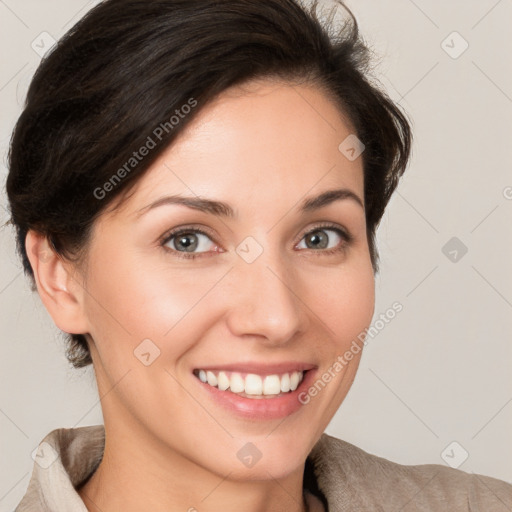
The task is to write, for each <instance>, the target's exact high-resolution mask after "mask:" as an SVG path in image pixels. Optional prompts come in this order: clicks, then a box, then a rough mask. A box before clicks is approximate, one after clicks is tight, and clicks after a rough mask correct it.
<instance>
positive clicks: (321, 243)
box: [310, 231, 327, 248]
mask: <svg viewBox="0 0 512 512" xmlns="http://www.w3.org/2000/svg"><path fill="white" fill-rule="evenodd" d="M316 241H318V242H319V243H318V244H317V243H316ZM310 243H313V247H322V248H325V247H326V243H327V237H326V236H325V233H322V232H321V231H317V232H316V234H313V235H311V237H310Z"/></svg>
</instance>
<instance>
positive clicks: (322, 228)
mask: <svg viewBox="0 0 512 512" xmlns="http://www.w3.org/2000/svg"><path fill="white" fill-rule="evenodd" d="M328 232H331V233H334V236H333V235H328V234H327V233H328ZM302 240H304V241H305V243H306V249H311V250H313V252H316V253H319V255H329V254H334V253H338V252H340V251H343V250H345V249H346V248H347V246H348V245H349V244H350V243H351V242H352V240H353V237H352V235H350V234H349V233H348V232H347V231H345V230H344V229H341V228H340V227H339V226H337V225H332V224H328V225H319V226H315V228H314V229H312V230H310V231H308V232H307V233H305V234H304V235H303V236H302V238H301V241H302ZM332 241H334V242H335V243H334V246H331V247H329V245H330V243H331V242H332ZM160 244H161V246H162V247H164V248H165V250H166V251H170V252H171V253H172V255H173V256H177V257H178V258H189V259H194V258H197V257H200V256H204V255H205V253H206V254H207V253H211V252H222V251H219V247H218V245H217V244H216V243H215V242H213V240H212V236H211V235H210V234H208V233H206V232H205V231H203V230H202V229H200V228H198V227H194V226H188V227H183V228H176V229H173V230H172V231H170V232H168V233H167V234H166V235H164V237H163V239H162V241H161V242H160ZM212 245H213V248H211V249H210V250H208V247H209V246H212Z"/></svg>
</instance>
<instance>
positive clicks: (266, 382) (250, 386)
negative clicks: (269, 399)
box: [197, 370, 304, 398]
mask: <svg viewBox="0 0 512 512" xmlns="http://www.w3.org/2000/svg"><path fill="white" fill-rule="evenodd" d="M197 376H198V377H199V379H200V380H201V381H202V382H205V383H208V384H209V385H210V386H213V387H218V388H219V389H220V390H221V391H227V390H229V391H231V392H232V393H244V394H246V395H252V396H253V397H261V398H263V396H266V395H274V396H277V395H279V394H280V393H288V392H290V391H295V390H296V389H297V387H298V386H299V384H300V383H301V382H302V379H303V378H304V372H299V371H295V372H291V373H283V374H281V375H277V374H273V375H266V376H263V377H262V376H260V375H256V374H254V373H248V374H247V375H246V376H245V378H243V377H242V375H241V374H240V373H238V372H232V373H231V372H225V371H219V372H217V371H210V370H207V371H205V370H199V371H198V372H197Z"/></svg>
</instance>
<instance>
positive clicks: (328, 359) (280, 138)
mask: <svg viewBox="0 0 512 512" xmlns="http://www.w3.org/2000/svg"><path fill="white" fill-rule="evenodd" d="M351 134H352V131H351V128H350V126H348V125H347V124H346V123H345V122H344V120H343V119H342V117H341V115H340V113H339V111H338V110H337V108H336V107H335V105H334V104H333V103H331V101H330V100H329V99H328V98H327V97H326V96H324V94H323V93H321V92H320V90H319V89H316V88H313V87H311V86H305V85H301V86H291V85H287V84H284V83H277V82H269V81H259V82H253V83H252V84H251V87H249V86H248V85H246V86H245V87H244V88H243V89H241V88H236V89H231V90H229V91H226V92H224V93H223V94H222V95H221V96H220V97H219V98H218V99H217V100H216V101H215V102H213V103H211V104H210V105H209V106H208V107H207V108H206V109H204V110H203V111H202V112H201V113H200V114H199V116H198V117H197V118H196V119H195V120H194V121H193V123H192V124H191V125H189V127H188V128H187V130H186V131H185V132H183V133H182V134H181V136H180V137H179V138H178V139H177V140H176V142H175V144H173V145H172V147H170V148H168V149H167V150H166V151H165V152H164V153H163V154H162V155H161V156H160V158H159V159H158V160H157V161H156V162H155V163H154V165H152V167H151V168H150V169H149V170H148V172H147V173H146V174H145V175H144V176H143V177H142V178H141V179H140V180H139V182H138V183H137V185H136V187H135V188H134V190H133V194H132V195H130V196H129V197H128V199H126V201H125V202H124V203H123V204H122V206H121V208H119V209H117V210H116V211H114V212H113V213H105V214H103V216H101V217H100V218H99V219H98V220H97V222H96V224H95V227H94V230H93V236H92V239H91V242H90V246H89V251H88V266H87V270H86V276H85V277H86V280H85V283H84V286H85V288H86V290H87V293H85V292H84V294H83V297H82V311H83V314H84V317H85V318H86V322H87V325H88V329H89V334H90V335H91V336H92V339H93V340H94V341H93V342H92V345H91V352H92V356H93V362H94V368H95V372H96V377H97V381H98V387H99V392H100V396H103V399H102V408H103V415H104V420H105V426H106V429H107V436H110V439H124V440H125V441H126V443H129V442H132V443H133V442H135V441H134V440H136V442H137V443H138V446H139V449H140V450H145V451H146V453H148V454H149V453H152V456H153V459H154V460H155V461H158V460H160V459H159V457H162V459H161V460H162V461H164V460H168V458H169V457H170V456H172V457H174V460H178V459H179V460H180V461H182V462H183V463H186V464H192V465H193V466H191V467H197V468H198V470H199V468H202V469H203V470H207V471H210V472H214V473H216V474H219V475H227V474H228V473H231V478H240V479H242V478H243V479H247V478H251V479H253V478H254V479H258V478H263V479H268V478H269V474H270V475H272V476H273V477H274V478H278V477H283V476H285V475H287V474H289V473H290V472H291V471H293V470H294V469H297V468H299V467H300V466H301V465H302V464H303V463H304V460H305V458H306V456H307V454H308V453H309V451H310V450H311V448H312V447H313V445H314V444H315V443H316V441H317V440H318V439H319V437H320V435H321V434H322V432H323V431H324V429H325V428H326V426H327V424H328V423H329V421H330V420H331V418H332V416H333V415H334V413H335V412H336V410H337V409H338V407H339V405H340V404H341V402H342V401H343V399H344V398H345V396H346V394H347V392H348V390H349V388H350V385H351V383H352V381H353V379H354V376H355V373H356V370H357V366H358V364H359V358H360V355H361V352H360V351H356V350H353V358H352V359H351V360H347V359H346V358H343V361H344V362H343V363H340V361H341V360H342V359H341V358H342V357H343V354H344V353H345V352H346V351H347V350H349V349H350V348H351V347H354V344H353V341H354V340H356V341H357V337H358V335H360V334H361V332H362V331H364V329H365V328H366V327H367V326H368V325H369V324H370V322H371V319H372V316H373V311H374V275H373V270H372V265H371V260H370V255H369V249H368V244H367V238H366V223H365V214H364V209H363V206H362V205H361V204H359V202H358V200H357V198H359V200H360V201H361V202H363V201H364V188H363V169H362V161H361V157H359V158H356V159H353V158H347V157H346V156H345V155H346V154H347V155H351V152H350V151H349V152H348V153H347V152H345V153H344V152H342V151H341V150H340V149H339V146H340V144H341V143H342V142H343V141H344V140H345V139H346V138H347V137H348V136H349V135H351ZM349 141H350V139H349ZM345 144H347V143H345ZM343 148H345V146H343ZM345 149H346V148H345ZM339 189H345V190H347V191H349V193H347V194H346V195H345V196H344V198H343V197H341V198H340V197H338V198H337V199H334V200H328V198H327V200H324V201H321V202H320V204H316V205H315V203H314V202H313V203H312V204H311V205H310V207H309V208H303V206H304V204H305V203H309V202H311V201H312V200H313V199H314V198H317V197H319V196H321V195H322V194H324V193H325V192H326V191H331V190H339ZM172 197H174V198H176V197H180V198H190V201H191V202H192V201H194V202H195V201H198V200H201V201H205V203H204V204H206V201H216V202H222V203H225V204H226V205H229V209H230V211H231V212H232V215H225V213H226V211H225V210H226V208H220V207H218V206H217V207H208V208H206V207H205V208H204V209H203V210H200V209H198V208H192V207H187V206H185V205H183V204H178V203H176V202H175V201H173V200H171V199H170V198H172ZM107 199H108V197H107ZM107 199H105V200H107ZM331 199H332V197H331ZM176 229H179V230H180V232H181V233H179V234H178V235H174V236H171V235H170V234H169V233H170V231H171V230H176ZM197 230H200V231H197ZM344 233H347V234H348V235H349V237H350V241H349V239H346V238H345V235H344ZM359 345H361V342H359ZM337 361H338V364H336V362H337ZM207 371H208V372H210V373H207ZM295 372H299V373H295ZM301 372H304V373H301ZM205 376H206V378H207V379H209V382H210V383H208V382H203V381H202V380H201V378H202V379H203V380H204V379H205ZM297 379H299V380H300V379H302V381H301V383H300V384H299V387H298V389H296V390H295V391H288V389H289V387H290V386H293V387H295V384H296V381H297ZM216 381H217V387H215V386H214V384H215V383H216ZM294 381H295V382H294ZM315 383H316V388H315ZM212 384H213V385H212ZM227 385H229V386H232V387H233V389H234V391H240V390H244V391H243V393H245V395H244V394H240V393H239V394H235V393H234V392H232V391H231V390H230V389H219V387H220V388H226V386H227ZM262 387H263V388H264V392H266V393H269V394H267V395H261V393H262ZM311 388H315V389H316V392H315V391H313V392H312V393H309V392H308V390H309V389H311ZM281 389H283V390H284V391H281ZM277 393H280V395H279V396H276V394H277ZM248 395H250V396H248ZM107 439H108V437H107ZM130 440H131V441H130ZM247 443H252V445H250V444H247ZM253 445H254V446H253ZM255 447H256V448H255ZM132 448H133V447H132Z"/></svg>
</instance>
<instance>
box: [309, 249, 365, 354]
mask: <svg viewBox="0 0 512 512" xmlns="http://www.w3.org/2000/svg"><path fill="white" fill-rule="evenodd" d="M305 290H306V291H305V292H304V296H305V297H307V300H305V302H306V304H307V305H308V306H309V307H310V308H311V309H312V310H313V311H314V312H315V313H316V315H317V316H318V317H319V318H320V319H321V320H322V323H323V325H324V326H325V334H326V336H327V339H329V340H331V344H330V345H329V346H330V348H331V349H335V350H336V351H337V353H340V351H343V350H345V347H346V346H348V345H350V343H351V342H352V340H354V339H357V336H358V335H359V334H361V332H364V330H365V329H366V328H367V327H368V325H369V324H370V323H371V319H372V317H373V314H374V308H375V278H374V274H373V269H372V266H371V261H370V259H369V255H368V257H365V256H364V255H362V256H361V258H358V259H354V260H353V261H352V262H351V264H347V265H343V264H342V265H340V266H339V267H338V268H335V269H328V270H325V269H324V270H322V271H321V272H319V273H317V274H316V275H315V276H310V277H308V281H307V283H306V285H305Z"/></svg>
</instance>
